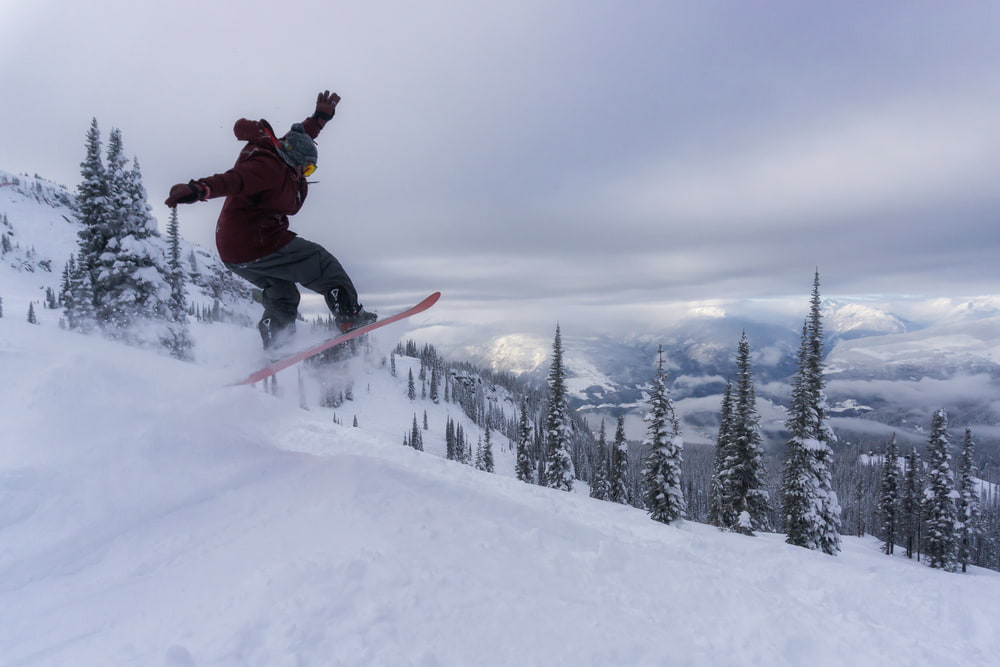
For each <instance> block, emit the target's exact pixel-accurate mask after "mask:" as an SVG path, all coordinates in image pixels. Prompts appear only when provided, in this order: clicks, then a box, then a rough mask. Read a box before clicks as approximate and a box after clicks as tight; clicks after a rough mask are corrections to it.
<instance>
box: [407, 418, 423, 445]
mask: <svg viewBox="0 0 1000 667" xmlns="http://www.w3.org/2000/svg"><path fill="white" fill-rule="evenodd" d="M410 447H413V448H414V449H416V450H418V451H421V452H422V451H424V437H423V435H421V433H420V424H419V423H418V422H417V413H416V412H414V413H413V426H411V427H410Z"/></svg>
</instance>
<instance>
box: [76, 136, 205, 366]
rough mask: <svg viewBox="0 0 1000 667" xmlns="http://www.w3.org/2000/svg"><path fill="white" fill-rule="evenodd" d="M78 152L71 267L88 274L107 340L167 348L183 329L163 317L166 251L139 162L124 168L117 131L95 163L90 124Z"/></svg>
mask: <svg viewBox="0 0 1000 667" xmlns="http://www.w3.org/2000/svg"><path fill="white" fill-rule="evenodd" d="M86 147H87V154H86V157H85V159H84V162H83V163H82V164H81V175H82V177H83V180H82V182H81V184H80V186H79V187H78V190H77V198H76V206H77V213H78V214H79V217H80V221H81V222H82V223H83V225H84V227H83V229H82V230H81V232H80V238H79V241H80V253H79V258H78V264H79V265H81V266H82V268H83V269H84V270H85V271H87V272H88V273H89V274H90V281H91V284H92V287H93V305H94V308H95V314H96V319H97V321H98V322H99V324H100V326H101V328H102V330H103V331H104V333H105V334H106V335H107V336H109V337H111V338H113V339H116V340H123V341H126V342H130V343H138V344H159V345H163V346H167V347H169V346H170V345H171V344H172V343H174V342H175V339H176V338H177V335H184V334H186V332H185V331H184V329H183V327H184V326H186V323H183V322H181V323H177V322H174V320H172V319H171V308H170V298H171V288H170V284H169V282H168V275H169V269H168V267H167V259H166V251H165V248H164V245H163V242H162V239H161V238H160V236H159V233H158V232H157V230H156V222H155V220H154V219H153V217H152V215H151V210H152V209H151V208H150V206H149V204H148V203H147V201H146V199H147V198H146V189H145V187H143V185H142V175H141V172H140V169H139V163H138V161H137V160H133V161H132V163H131V166H130V165H129V161H128V160H127V158H126V157H125V153H124V149H123V145H122V139H121V132H120V131H119V130H117V129H115V130H113V131H112V132H111V136H110V139H109V141H108V152H107V162H106V163H102V161H101V157H100V149H101V144H100V133H99V131H98V128H97V121H96V119H95V120H94V121H93V122H92V124H91V128H90V131H89V132H88V134H87V142H86ZM75 300H76V299H75V298H74V301H75ZM74 307H75V306H74ZM69 319H70V320H71V321H72V320H73V319H74V318H73V317H70V318H69ZM172 323H173V324H174V325H175V326H174V327H173V330H172V329H171V324H172ZM175 334H177V335H175Z"/></svg>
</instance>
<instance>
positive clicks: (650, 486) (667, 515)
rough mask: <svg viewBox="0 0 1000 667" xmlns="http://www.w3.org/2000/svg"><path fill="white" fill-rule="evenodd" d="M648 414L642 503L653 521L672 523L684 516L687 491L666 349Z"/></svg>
mask: <svg viewBox="0 0 1000 667" xmlns="http://www.w3.org/2000/svg"><path fill="white" fill-rule="evenodd" d="M649 406H650V411H649V414H648V415H646V417H645V421H646V423H647V424H649V426H647V428H646V433H647V436H648V437H647V439H646V441H645V442H644V443H643V444H644V445H646V447H648V448H649V453H648V454H647V455H646V460H645V461H644V468H643V471H642V475H643V500H644V501H645V503H646V510H647V511H648V512H649V516H650V518H651V519H653V520H654V521H659V522H661V523H671V522H673V521H675V520H677V519H679V518H681V517H683V516H684V510H685V503H684V491H683V489H682V488H681V457H682V452H683V451H684V441H683V440H681V434H680V425H679V423H678V421H677V415H676V414H675V413H674V406H673V403H672V402H671V401H670V397H669V396H668V389H667V383H666V371H664V369H663V346H662V345H661V346H660V348H659V352H658V354H657V362H656V375H655V377H654V378H653V386H652V390H651V391H650V395H649Z"/></svg>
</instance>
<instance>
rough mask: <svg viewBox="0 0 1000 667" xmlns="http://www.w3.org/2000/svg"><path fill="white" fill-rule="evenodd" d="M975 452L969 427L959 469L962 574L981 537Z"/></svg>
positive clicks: (959, 541)
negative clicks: (975, 543) (975, 542)
mask: <svg viewBox="0 0 1000 667" xmlns="http://www.w3.org/2000/svg"><path fill="white" fill-rule="evenodd" d="M975 451H976V443H975V441H973V439H972V429H971V428H968V427H967V428H966V429H965V439H964V440H963V442H962V460H961V462H960V464H959V468H958V522H959V523H958V562H959V563H961V564H962V572H966V571H967V570H968V566H969V562H970V561H971V559H972V554H973V542H974V541H975V540H976V538H977V537H978V536H979V532H980V527H979V522H980V520H981V518H982V516H981V508H980V506H979V492H978V484H977V482H976V472H977V471H976V463H975V460H974V456H975Z"/></svg>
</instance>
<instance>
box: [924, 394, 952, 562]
mask: <svg viewBox="0 0 1000 667" xmlns="http://www.w3.org/2000/svg"><path fill="white" fill-rule="evenodd" d="M957 496H958V493H957V492H956V491H955V480H954V477H953V475H952V472H951V452H950V451H949V434H948V414H947V413H946V412H945V411H944V410H938V411H937V412H935V413H934V418H933V419H932V420H931V435H930V439H929V440H928V443H927V488H926V489H925V490H924V511H925V518H926V522H927V537H926V539H925V547H924V549H925V552H926V553H927V559H928V565H930V566H931V567H934V568H940V569H943V570H949V571H954V570H955V569H956V566H957V561H956V535H955V524H956V521H957V518H958V517H957V512H956V506H955V500H956V498H957Z"/></svg>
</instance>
